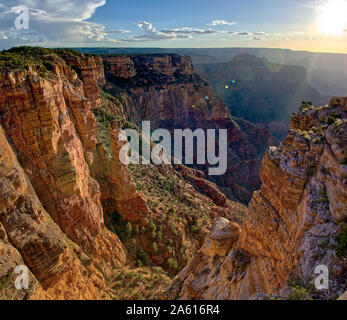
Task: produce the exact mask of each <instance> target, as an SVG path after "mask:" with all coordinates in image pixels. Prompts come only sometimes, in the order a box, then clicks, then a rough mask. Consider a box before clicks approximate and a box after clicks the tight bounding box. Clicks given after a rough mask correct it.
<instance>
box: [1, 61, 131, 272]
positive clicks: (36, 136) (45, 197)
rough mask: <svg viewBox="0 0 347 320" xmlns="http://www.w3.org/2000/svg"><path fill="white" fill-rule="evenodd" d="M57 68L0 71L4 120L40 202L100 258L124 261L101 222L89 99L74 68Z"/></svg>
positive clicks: (105, 261) (116, 242) (103, 261)
mask: <svg viewBox="0 0 347 320" xmlns="http://www.w3.org/2000/svg"><path fill="white" fill-rule="evenodd" d="M56 71H57V73H56V74H55V75H54V76H53V77H52V79H43V78H40V77H37V76H35V74H34V73H31V72H30V71H29V72H28V71H21V72H18V73H13V74H9V73H7V74H2V82H1V83H2V85H1V88H0V92H1V100H0V106H1V107H0V109H1V112H2V124H3V126H4V128H5V131H6V134H7V135H8V136H9V137H10V139H11V142H12V143H13V145H14V147H15V149H16V150H17V157H18V159H19V161H20V163H21V165H22V166H23V168H24V170H25V171H26V174H27V175H28V177H29V179H30V181H31V183H32V185H33V187H34V189H35V191H36V193H37V195H38V197H39V199H40V201H41V203H42V204H43V206H44V208H45V209H46V210H47V212H48V213H49V214H50V215H51V217H52V218H53V219H54V221H55V222H56V223H58V225H59V226H60V228H61V229H62V230H63V232H64V233H65V234H67V235H68V237H69V238H70V239H71V240H73V241H74V242H76V243H77V244H79V245H80V246H81V247H82V248H83V250H84V251H85V252H86V253H87V254H90V255H91V256H92V257H93V259H95V261H98V263H100V264H105V265H109V268H112V267H114V266H120V265H121V264H122V263H123V262H124V253H123V252H122V250H123V249H122V245H121V243H120V242H119V240H118V239H117V238H116V237H115V236H114V235H112V234H111V233H110V232H109V231H107V230H106V228H105V226H104V224H103V210H102V207H101V203H100V196H101V194H100V188H99V185H98V183H97V182H96V181H95V180H94V179H93V178H92V176H91V173H90V169H89V166H88V162H91V161H92V160H91V159H90V158H87V157H86V156H87V154H86V151H88V149H92V148H93V145H94V146H95V143H96V138H95V134H96V130H95V127H96V126H95V119H94V118H93V114H92V113H91V111H90V104H89V103H90V101H88V100H86V98H85V96H84V94H83V93H84V91H83V83H82V82H81V81H80V80H79V78H78V77H77V75H76V73H75V72H73V71H71V69H69V68H68V67H67V66H66V65H65V64H64V63H63V64H61V65H57V70H56ZM81 137H83V138H81ZM83 145H85V146H86V148H84V147H83ZM115 248H118V253H119V256H118V257H116V256H115V255H114V250H115Z"/></svg>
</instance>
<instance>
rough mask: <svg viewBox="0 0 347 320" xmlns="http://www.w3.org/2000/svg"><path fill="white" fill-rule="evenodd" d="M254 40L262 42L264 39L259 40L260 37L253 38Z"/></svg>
mask: <svg viewBox="0 0 347 320" xmlns="http://www.w3.org/2000/svg"><path fill="white" fill-rule="evenodd" d="M253 40H256V41H259V40H262V38H259V37H253Z"/></svg>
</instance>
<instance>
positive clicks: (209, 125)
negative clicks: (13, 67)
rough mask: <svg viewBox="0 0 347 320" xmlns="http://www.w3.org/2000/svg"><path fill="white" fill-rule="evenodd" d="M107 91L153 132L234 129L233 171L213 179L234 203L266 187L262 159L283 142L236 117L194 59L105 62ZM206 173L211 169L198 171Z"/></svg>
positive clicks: (231, 147)
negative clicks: (261, 177)
mask: <svg viewBox="0 0 347 320" xmlns="http://www.w3.org/2000/svg"><path fill="white" fill-rule="evenodd" d="M104 64H105V75H106V79H107V81H108V83H107V84H106V87H105V88H106V89H107V90H108V91H109V92H110V93H112V94H114V95H115V96H116V97H117V99H118V100H119V103H120V104H121V105H122V108H123V110H124V113H125V116H126V118H127V120H129V121H132V122H134V123H136V124H138V125H139V124H140V123H141V121H143V120H150V121H151V125H152V128H153V129H154V128H158V127H159V128H165V129H168V130H174V129H186V128H189V129H192V130H195V129H197V128H202V129H228V161H229V163H228V172H227V174H225V175H224V176H223V177H220V178H218V179H213V178H212V177H210V178H211V179H213V182H215V183H217V184H218V185H219V186H220V187H222V188H224V191H225V193H226V194H227V195H228V196H229V198H231V199H233V200H235V199H237V200H241V201H243V202H248V201H249V200H250V199H251V197H252V192H253V191H255V190H257V189H258V188H259V186H260V180H259V175H258V170H259V164H260V160H261V157H262V155H263V154H264V153H265V150H266V148H267V147H268V146H269V145H274V144H276V143H277V142H276V141H275V139H273V138H272V136H271V134H270V133H269V132H268V131H267V130H264V129H256V128H255V127H254V126H253V125H251V124H250V123H248V122H247V121H244V120H240V119H235V118H232V117H231V116H230V114H229V112H228V110H227V107H226V105H225V103H224V101H223V100H222V99H220V98H219V97H218V96H217V95H216V94H215V93H214V91H213V89H212V88H211V87H210V85H209V84H208V83H207V82H206V81H205V80H204V79H202V78H201V77H200V76H199V75H197V74H196V73H195V72H194V70H193V66H192V63H191V60H190V58H189V57H180V56H176V55H146V56H142V55H138V56H126V57H125V56H119V57H104ZM197 169H199V170H203V171H205V172H206V167H197Z"/></svg>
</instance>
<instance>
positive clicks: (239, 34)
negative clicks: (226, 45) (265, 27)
mask: <svg viewBox="0 0 347 320" xmlns="http://www.w3.org/2000/svg"><path fill="white" fill-rule="evenodd" d="M235 34H236V35H238V36H251V35H252V33H251V32H237V33H235Z"/></svg>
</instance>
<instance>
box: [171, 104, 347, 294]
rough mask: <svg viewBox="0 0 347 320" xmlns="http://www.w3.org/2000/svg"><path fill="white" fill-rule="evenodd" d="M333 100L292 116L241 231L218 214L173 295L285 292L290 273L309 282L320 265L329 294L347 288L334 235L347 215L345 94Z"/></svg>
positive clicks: (266, 166) (345, 268) (269, 156)
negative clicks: (327, 278)
mask: <svg viewBox="0 0 347 320" xmlns="http://www.w3.org/2000/svg"><path fill="white" fill-rule="evenodd" d="M331 105H332V106H330V107H322V108H314V109H313V110H312V111H310V112H308V113H307V114H295V115H293V117H292V119H291V123H290V131H289V133H288V135H287V137H286V138H285V140H284V141H283V143H282V144H281V145H280V147H279V148H275V147H272V148H270V149H269V150H268V152H267V154H266V155H265V157H264V159H263V163H262V166H261V170H260V177H261V180H262V186H261V190H260V191H258V192H255V193H254V195H253V199H252V201H251V203H250V205H249V210H248V213H247V214H246V217H245V220H244V224H243V226H242V227H241V232H240V234H239V235H238V232H237V230H236V229H235V226H232V227H230V225H229V222H228V221H227V220H220V219H219V220H218V221H217V222H216V224H215V226H214V228H213V231H212V233H211V235H210V236H209V237H207V238H206V240H205V244H204V246H203V248H202V249H201V250H200V252H199V254H198V255H197V256H196V257H195V259H194V260H193V262H192V263H191V264H190V265H189V266H188V267H187V268H186V269H185V270H183V271H182V273H181V274H180V275H179V276H178V279H177V281H176V283H175V285H174V286H173V287H172V288H171V291H170V294H171V298H172V297H174V296H175V297H180V298H186V299H196V298H198V299H201V298H202V299H248V298H250V297H251V296H253V295H254V294H257V293H261V292H262V293H266V294H279V295H280V296H285V295H286V293H288V290H290V288H288V285H287V280H289V279H290V278H291V277H293V276H295V277H297V278H300V279H301V280H302V281H303V282H306V281H309V279H313V278H315V277H316V275H315V274H314V270H315V268H316V266H318V265H325V266H327V267H328V268H329V270H330V277H331V280H332V282H331V283H330V285H332V284H333V287H334V288H332V289H331V290H332V292H331V293H333V294H336V293H338V292H339V291H340V293H341V292H343V290H346V289H347V288H346V287H345V283H344V280H343V279H344V277H345V274H346V271H347V266H346V261H344V260H340V259H338V258H337V257H336V254H335V250H336V245H337V244H336V242H335V240H334V239H335V238H336V236H337V235H338V234H339V233H341V232H342V231H343V228H345V227H346V226H344V223H345V221H346V218H347V180H346V177H347V168H346V165H345V164H346V160H347V158H346V140H347V137H346V132H347V123H346V115H347V98H344V99H334V100H333V101H332V103H331ZM220 230H224V231H223V233H224V234H225V237H223V236H220V232H221V231H220ZM237 238H238V241H237V240H235V239H237ZM228 239H229V240H228ZM227 240H228V241H227ZM206 248H208V250H206ZM314 294H315V293H313V295H314ZM328 297H329V295H328Z"/></svg>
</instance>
